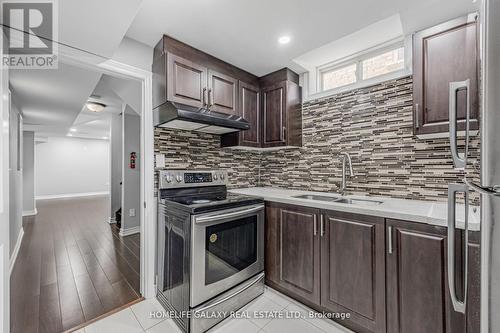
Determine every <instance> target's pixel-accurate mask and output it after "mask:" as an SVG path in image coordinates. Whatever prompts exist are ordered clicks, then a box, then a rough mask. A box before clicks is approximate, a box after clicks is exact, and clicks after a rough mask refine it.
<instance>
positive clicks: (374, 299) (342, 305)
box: [320, 211, 385, 332]
mask: <svg viewBox="0 0 500 333" xmlns="http://www.w3.org/2000/svg"><path fill="white" fill-rule="evenodd" d="M321 221H323V222H324V223H321V224H323V225H324V232H323V236H322V238H321V302H320V305H321V306H322V307H324V308H326V309H327V310H328V311H330V312H344V313H350V319H349V320H346V324H347V325H348V326H350V328H352V329H353V330H357V331H369V332H385V254H384V248H385V245H384V242H385V233H384V230H385V227H384V219H383V218H380V217H372V216H366V215H357V214H349V213H340V212H332V211H327V212H325V213H324V214H323V215H322V216H321Z"/></svg>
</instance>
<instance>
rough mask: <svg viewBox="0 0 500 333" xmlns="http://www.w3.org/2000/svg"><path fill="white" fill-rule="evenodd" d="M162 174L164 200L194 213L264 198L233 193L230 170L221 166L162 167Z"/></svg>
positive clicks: (161, 196)
mask: <svg viewBox="0 0 500 333" xmlns="http://www.w3.org/2000/svg"><path fill="white" fill-rule="evenodd" d="M158 177H159V185H160V186H159V197H160V203H161V204H163V205H167V206H168V205H170V206H172V207H174V206H175V207H176V208H177V209H181V210H184V211H188V212H190V213H198V212H206V211H213V210H219V209H227V208H232V207H239V206H244V205H251V204H254V203H262V202H263V200H262V199H260V198H256V197H252V196H246V195H239V194H233V193H229V192H228V191H227V187H226V184H227V173H226V172H225V171H221V170H215V171H189V170H161V171H160V173H159V175H158Z"/></svg>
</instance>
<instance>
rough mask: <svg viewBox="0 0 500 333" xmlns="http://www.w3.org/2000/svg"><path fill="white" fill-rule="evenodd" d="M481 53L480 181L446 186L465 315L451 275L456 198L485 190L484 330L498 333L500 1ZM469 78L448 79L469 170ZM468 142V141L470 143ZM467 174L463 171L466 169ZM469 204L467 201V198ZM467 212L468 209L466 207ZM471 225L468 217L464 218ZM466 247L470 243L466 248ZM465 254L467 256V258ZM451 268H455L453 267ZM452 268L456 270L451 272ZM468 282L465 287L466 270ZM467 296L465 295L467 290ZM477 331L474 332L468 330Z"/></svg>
mask: <svg viewBox="0 0 500 333" xmlns="http://www.w3.org/2000/svg"><path fill="white" fill-rule="evenodd" d="M479 20H480V34H481V38H480V41H481V42H480V51H481V71H480V73H481V74H480V75H481V80H480V82H481V89H480V94H481V104H480V105H481V115H480V117H481V118H480V121H481V127H480V136H481V184H476V183H474V182H472V181H471V180H470V179H468V178H467V177H466V176H464V179H463V184H450V185H449V189H448V195H449V197H448V246H449V248H448V269H449V270H448V274H449V277H448V278H449V279H448V280H449V287H450V292H451V295H452V303H453V308H454V310H455V311H457V312H461V313H464V312H465V311H466V308H467V305H468V304H467V299H466V298H465V299H461V300H459V299H458V297H456V296H455V289H454V281H453V280H454V278H453V273H452V272H453V267H452V265H453V261H454V260H453V252H454V251H453V250H452V249H453V246H454V244H453V239H454V230H455V209H456V208H455V207H456V205H455V196H456V193H457V192H464V193H465V195H466V197H467V194H468V192H469V191H475V192H478V193H480V194H481V198H480V201H481V302H480V303H481V309H480V310H481V332H482V333H499V332H500V0H483V3H482V9H481V12H480V18H479ZM467 85H468V82H467V81H463V82H452V83H450V146H451V147H450V148H451V152H452V155H453V162H454V164H455V168H457V169H462V170H463V169H466V167H467V164H468V163H470V161H467V144H466V145H465V151H462V152H458V150H457V144H456V128H455V124H456V119H454V117H455V115H456V111H455V107H456V105H455V97H454V96H455V95H456V90H457V89H466V88H467ZM467 141H468V140H466V142H467ZM464 174H465V173H464ZM466 202H467V199H466ZM465 207H466V208H465V209H466V214H465V216H468V212H467V209H468V208H467V207H468V205H465ZM465 225H466V228H467V220H466V223H465ZM465 250H466V251H467V246H466V249H465ZM465 258H467V255H466V256H465ZM450 266H451V267H450ZM450 268H451V269H452V270H451V271H450ZM464 284H465V286H466V287H467V270H465V276H464ZM464 294H465V295H467V293H466V292H465V293H464ZM468 333H475V332H468Z"/></svg>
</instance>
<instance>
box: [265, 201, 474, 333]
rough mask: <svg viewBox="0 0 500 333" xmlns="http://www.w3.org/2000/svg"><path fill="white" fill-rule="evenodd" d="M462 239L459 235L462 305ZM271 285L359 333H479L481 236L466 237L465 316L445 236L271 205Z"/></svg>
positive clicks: (401, 224)
mask: <svg viewBox="0 0 500 333" xmlns="http://www.w3.org/2000/svg"><path fill="white" fill-rule="evenodd" d="M464 241H465V237H464V233H463V231H458V230H457V232H456V240H455V244H456V252H455V268H456V269H455V281H456V293H457V296H458V297H459V299H463V294H464V292H463V276H464V271H465V251H464V246H463V244H464ZM265 248H266V254H265V255H266V257H265V260H266V263H265V267H266V282H267V284H268V285H270V286H271V287H273V288H275V289H277V290H279V291H281V292H283V293H285V294H287V295H288V296H290V297H292V298H295V299H297V300H298V301H300V302H303V303H305V304H306V305H308V306H310V307H312V308H314V309H316V310H318V311H325V312H334V313H349V316H350V317H349V318H348V319H344V320H339V323H340V324H341V325H344V326H346V327H348V328H350V329H352V330H353V331H355V332H363V333H364V332H374V333H385V332H387V333H430V332H432V333H479V306H480V302H479V293H480V285H479V281H480V279H479V273H480V272H479V270H480V247H479V232H476V233H470V234H469V243H468V249H469V257H468V261H469V264H468V268H467V269H468V280H469V281H468V290H467V298H468V300H467V305H468V306H467V311H466V315H463V314H460V313H457V312H455V311H454V310H453V305H452V303H451V297H450V293H449V288H448V275H447V274H448V272H447V229H446V228H445V227H438V226H431V225H426V224H421V223H415V222H407V221H398V220H390V219H384V218H380V217H374V216H366V215H359V214H351V213H344V212H336V211H324V210H319V209H313V208H305V207H301V206H294V205H285V204H277V203H266V247H265Z"/></svg>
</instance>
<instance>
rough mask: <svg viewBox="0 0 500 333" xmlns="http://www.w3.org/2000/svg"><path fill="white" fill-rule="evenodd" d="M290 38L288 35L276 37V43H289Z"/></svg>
mask: <svg viewBox="0 0 500 333" xmlns="http://www.w3.org/2000/svg"><path fill="white" fill-rule="evenodd" d="M291 40H292V39H291V38H290V36H281V37H280V38H278V43H280V44H288V43H290V41H291Z"/></svg>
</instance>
